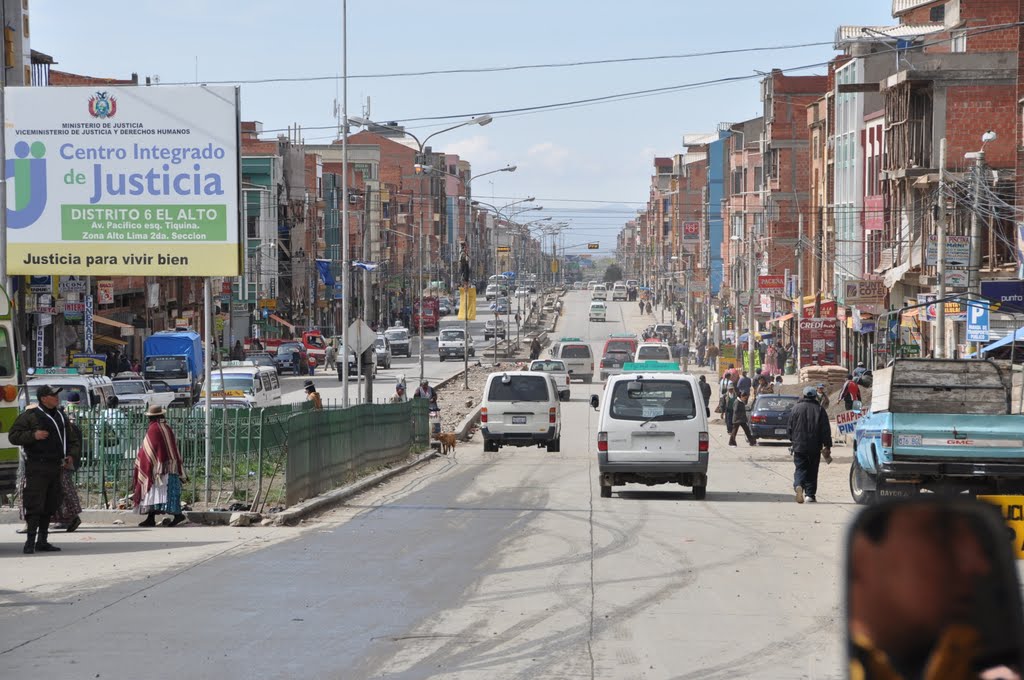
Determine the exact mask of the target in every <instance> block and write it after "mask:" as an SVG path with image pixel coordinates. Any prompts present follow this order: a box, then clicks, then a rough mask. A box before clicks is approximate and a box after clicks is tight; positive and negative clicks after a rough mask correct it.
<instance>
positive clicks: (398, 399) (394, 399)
mask: <svg viewBox="0 0 1024 680" xmlns="http://www.w3.org/2000/svg"><path fill="white" fill-rule="evenodd" d="M407 401H409V395H408V394H406V393H405V383H403V382H399V383H398V384H397V385H395V393H394V394H393V395H392V396H391V403H392V404H402V403H405V402H407Z"/></svg>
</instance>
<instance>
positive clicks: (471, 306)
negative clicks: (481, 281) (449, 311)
mask: <svg viewBox="0 0 1024 680" xmlns="http://www.w3.org/2000/svg"><path fill="white" fill-rule="evenodd" d="M467 314H468V315H469V316H468V317H467V316H466V315H467ZM458 318H459V319H461V320H463V321H466V320H467V319H468V320H469V321H475V320H476V288H474V287H473V286H464V287H462V288H460V289H459V316H458Z"/></svg>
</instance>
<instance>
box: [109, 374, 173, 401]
mask: <svg viewBox="0 0 1024 680" xmlns="http://www.w3.org/2000/svg"><path fill="white" fill-rule="evenodd" d="M114 394H115V395H117V399H118V405H119V406H137V407H140V408H142V409H147V408H149V407H150V406H162V407H164V408H167V407H168V406H170V405H171V402H172V401H174V398H175V396H176V395H175V393H174V392H172V391H171V388H170V386H169V385H168V384H167V383H165V382H161V381H155V382H150V381H149V380H146V379H145V378H143V377H142V376H141V375H139V374H138V373H119V374H117V375H116V376H114Z"/></svg>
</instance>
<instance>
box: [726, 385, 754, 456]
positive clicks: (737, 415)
mask: <svg viewBox="0 0 1024 680" xmlns="http://www.w3.org/2000/svg"><path fill="white" fill-rule="evenodd" d="M740 428H743V432H744V434H746V435H747V443H748V444H750V445H751V446H754V445H755V444H757V440H756V439H754V435H753V434H751V432H750V425H749V424H748V423H747V394H746V393H744V394H741V395H740V396H739V397H738V398H737V399H736V400H735V401H734V402H733V407H732V430H730V431H729V446H736V434H737V433H738V432H739V431H740Z"/></svg>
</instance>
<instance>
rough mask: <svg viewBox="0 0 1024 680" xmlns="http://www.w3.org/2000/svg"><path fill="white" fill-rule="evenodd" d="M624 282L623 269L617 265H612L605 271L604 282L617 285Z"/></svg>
mask: <svg viewBox="0 0 1024 680" xmlns="http://www.w3.org/2000/svg"><path fill="white" fill-rule="evenodd" d="M621 280H622V267H620V266H619V265H617V264H610V265H608V268H607V269H605V270H604V282H605V283H615V282H616V281H621Z"/></svg>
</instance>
